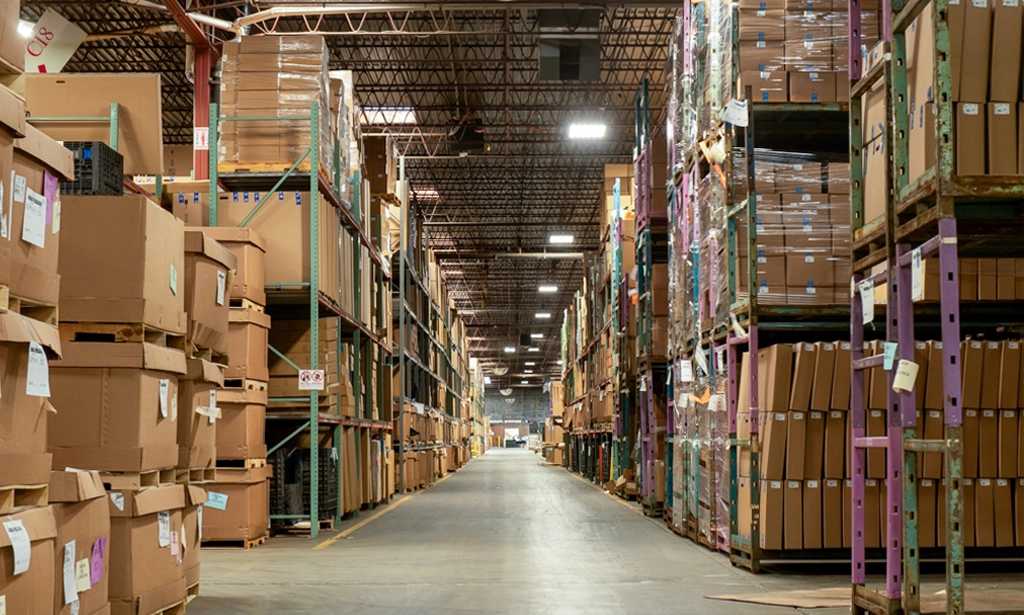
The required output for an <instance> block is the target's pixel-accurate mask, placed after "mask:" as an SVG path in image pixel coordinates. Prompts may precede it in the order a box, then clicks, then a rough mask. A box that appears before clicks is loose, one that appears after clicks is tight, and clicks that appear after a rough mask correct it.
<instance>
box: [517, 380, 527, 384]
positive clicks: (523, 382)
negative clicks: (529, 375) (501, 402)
mask: <svg viewBox="0 0 1024 615" xmlns="http://www.w3.org/2000/svg"><path fill="white" fill-rule="evenodd" d="M519 384H530V381H529V380H522V381H520V383H519Z"/></svg>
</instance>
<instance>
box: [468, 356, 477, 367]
mask: <svg viewBox="0 0 1024 615" xmlns="http://www.w3.org/2000/svg"><path fill="white" fill-rule="evenodd" d="M476 366H477V360H476V357H469V369H476Z"/></svg>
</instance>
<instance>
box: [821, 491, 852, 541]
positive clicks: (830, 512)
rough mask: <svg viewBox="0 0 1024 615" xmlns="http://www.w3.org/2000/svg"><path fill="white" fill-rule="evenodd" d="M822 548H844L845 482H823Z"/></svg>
mask: <svg viewBox="0 0 1024 615" xmlns="http://www.w3.org/2000/svg"><path fill="white" fill-rule="evenodd" d="M821 485H822V487H821V500H822V505H821V509H822V512H821V515H822V519H821V524H822V547H824V548H826V549H842V548H843V517H844V516H845V515H846V514H848V513H846V512H845V511H844V510H843V481H842V480H840V479H835V478H826V479H825V480H823V481H822V482H821Z"/></svg>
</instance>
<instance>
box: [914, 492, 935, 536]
mask: <svg viewBox="0 0 1024 615" xmlns="http://www.w3.org/2000/svg"><path fill="white" fill-rule="evenodd" d="M936 485H937V483H936V481H935V480H933V479H930V478H922V479H921V481H920V483H919V484H918V488H917V520H918V521H917V544H918V546H920V547H921V548H922V549H928V548H930V547H934V546H935V524H936V522H937V517H936V514H937V512H936V510H935V506H936V499H935V498H936V489H937V487H936Z"/></svg>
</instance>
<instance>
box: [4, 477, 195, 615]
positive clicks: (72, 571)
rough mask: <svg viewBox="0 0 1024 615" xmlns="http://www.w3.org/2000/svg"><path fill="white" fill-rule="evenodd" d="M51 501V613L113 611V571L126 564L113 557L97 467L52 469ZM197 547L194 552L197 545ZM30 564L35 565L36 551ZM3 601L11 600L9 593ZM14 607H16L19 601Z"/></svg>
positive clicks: (104, 495)
mask: <svg viewBox="0 0 1024 615" xmlns="http://www.w3.org/2000/svg"><path fill="white" fill-rule="evenodd" d="M50 502H51V507H52V508H53V516H54V519H55V520H56V528H57V534H56V541H57V542H56V546H57V552H56V553H57V557H54V558H53V559H54V562H53V566H52V573H53V575H54V576H53V579H54V585H53V592H52V594H51V601H52V603H53V604H52V607H51V608H52V609H53V611H52V612H53V613H54V614H55V615H70V614H71V613H89V614H90V615H108V614H109V613H110V612H111V610H110V609H111V606H110V593H109V586H110V579H111V571H112V570H113V571H116V572H117V574H118V576H123V575H124V574H125V573H124V570H123V569H124V568H125V566H126V564H125V563H124V562H119V561H112V560H111V543H110V540H111V520H110V517H111V510H110V506H111V502H110V501H109V500H108V499H107V492H106V491H105V490H104V488H103V481H102V480H101V479H100V476H99V474H98V473H96V472H83V471H77V470H76V471H71V470H68V471H59V472H52V473H51V474H50ZM33 551H34V549H33ZM196 552H197V554H198V549H196ZM197 557H198V555H197ZM32 564H33V565H36V559H35V553H34V552H33V553H32ZM128 565H130V564H128ZM118 568H121V569H122V570H120V571H118ZM5 585H6V583H5ZM40 592H42V590H41V589H40ZM44 597H45V593H40V596H39V598H44ZM7 604H8V605H10V604H11V602H10V599H9V596H8V602H7ZM15 608H19V607H18V605H15ZM23 612H26V613H30V612H31V613H36V612H40V613H42V612H48V611H43V610H25V611H23Z"/></svg>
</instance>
